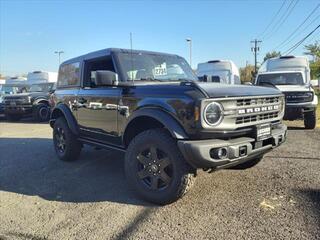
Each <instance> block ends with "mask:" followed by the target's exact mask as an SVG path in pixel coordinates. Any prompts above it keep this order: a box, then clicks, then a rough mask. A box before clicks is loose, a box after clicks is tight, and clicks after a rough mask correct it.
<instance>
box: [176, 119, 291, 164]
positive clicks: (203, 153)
mask: <svg viewBox="0 0 320 240" xmlns="http://www.w3.org/2000/svg"><path fill="white" fill-rule="evenodd" d="M286 135H287V126H285V125H284V124H278V125H276V126H274V127H273V129H272V131H271V137H270V138H267V139H264V140H263V141H256V139H255V138H251V137H239V138H234V139H230V140H221V139H209V140H195V141H194V140H192V141H185V140H180V141H178V147H179V149H180V151H181V152H182V154H183V156H184V158H185V159H186V161H187V162H188V163H189V164H190V165H191V166H192V167H194V168H213V169H221V168H228V167H232V166H236V165H238V164H240V163H243V162H246V161H249V160H251V159H254V158H257V157H260V156H262V155H263V154H265V153H267V152H268V151H270V150H271V149H272V148H276V147H278V146H279V145H280V144H282V143H283V142H285V140H286ZM218 148H225V149H226V150H227V156H226V157H225V158H223V159H215V158H214V156H212V154H211V153H210V152H211V151H212V150H214V149H218Z"/></svg>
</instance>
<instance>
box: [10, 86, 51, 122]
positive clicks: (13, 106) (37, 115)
mask: <svg viewBox="0 0 320 240" xmlns="http://www.w3.org/2000/svg"><path fill="white" fill-rule="evenodd" d="M54 85H55V84H54V83H37V84H32V85H31V86H30V88H29V90H28V92H25V93H18V94H12V95H7V96H5V97H4V114H5V116H6V118H7V119H8V120H9V121H18V120H20V119H21V118H23V117H27V116H32V117H33V119H34V120H35V121H38V122H43V121H48V120H49V117H50V103H49V96H50V94H51V93H52V92H53V90H54Z"/></svg>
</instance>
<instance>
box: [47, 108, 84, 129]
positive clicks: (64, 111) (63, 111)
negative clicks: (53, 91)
mask: <svg viewBox="0 0 320 240" xmlns="http://www.w3.org/2000/svg"><path fill="white" fill-rule="evenodd" d="M61 115H62V116H63V117H64V118H65V119H66V121H67V124H68V126H69V128H70V130H71V131H72V133H73V134H75V135H78V134H79V126H78V123H77V121H76V119H75V118H74V116H73V114H72V112H71V110H70V109H69V107H67V106H66V105H65V104H58V105H57V106H56V107H54V108H53V109H52V111H51V115H50V121H49V123H50V126H51V127H52V128H53V126H54V122H55V121H56V119H57V116H61Z"/></svg>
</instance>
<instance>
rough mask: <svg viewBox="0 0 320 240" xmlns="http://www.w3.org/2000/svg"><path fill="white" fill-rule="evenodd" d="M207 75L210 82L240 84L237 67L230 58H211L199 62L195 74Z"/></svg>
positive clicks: (199, 75)
mask: <svg viewBox="0 0 320 240" xmlns="http://www.w3.org/2000/svg"><path fill="white" fill-rule="evenodd" d="M205 75H206V76H207V77H208V78H209V79H211V82H219V83H225V84H241V82H240V74H239V69H238V67H237V66H236V65H235V64H234V62H232V61H231V60H213V61H208V62H205V63H199V64H198V68H197V76H198V77H200V78H202V77H204V76H205Z"/></svg>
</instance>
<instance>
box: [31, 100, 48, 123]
mask: <svg viewBox="0 0 320 240" xmlns="http://www.w3.org/2000/svg"><path fill="white" fill-rule="evenodd" d="M44 111H46V114H45V115H44ZM34 115H35V120H37V121H39V122H45V121H48V120H49V117H50V107H49V106H48V105H47V104H44V103H40V104H39V105H37V106H36V108H35V113H34Z"/></svg>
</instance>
